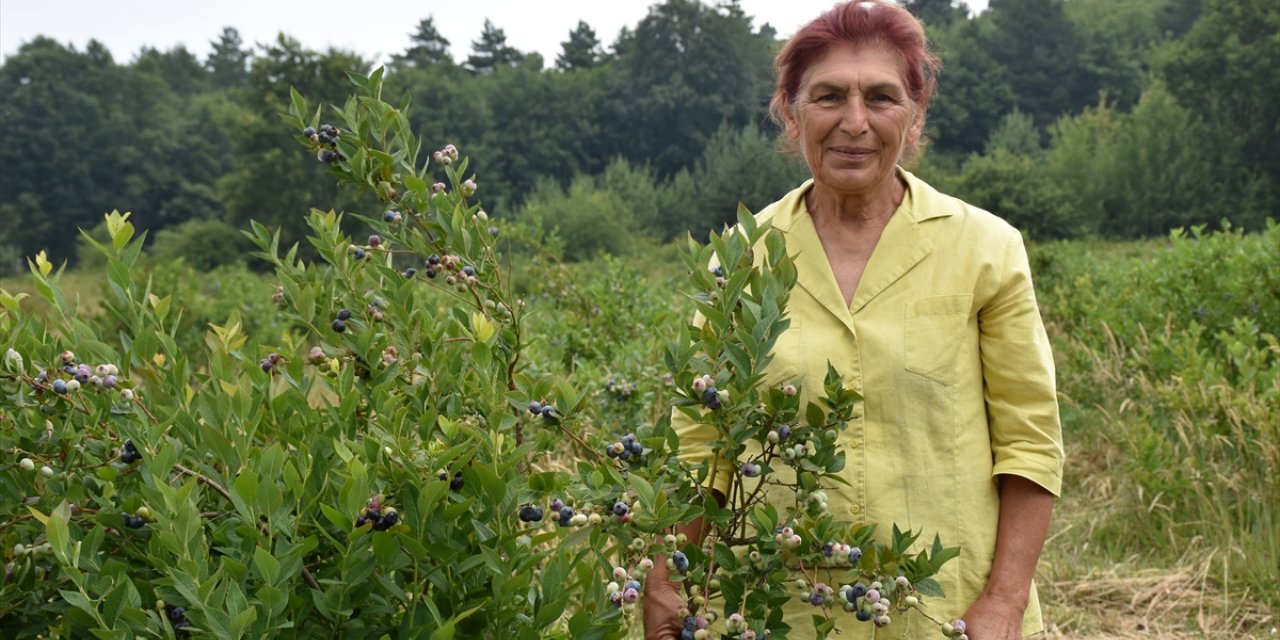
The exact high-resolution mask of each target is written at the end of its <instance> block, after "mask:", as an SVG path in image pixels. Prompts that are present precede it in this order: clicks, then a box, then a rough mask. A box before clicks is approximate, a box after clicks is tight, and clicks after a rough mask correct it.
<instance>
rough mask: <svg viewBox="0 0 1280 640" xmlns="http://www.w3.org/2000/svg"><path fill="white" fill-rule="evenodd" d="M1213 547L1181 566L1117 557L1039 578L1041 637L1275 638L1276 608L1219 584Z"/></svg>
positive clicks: (1277, 621) (1279, 621)
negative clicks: (1100, 566) (1103, 564)
mask: <svg viewBox="0 0 1280 640" xmlns="http://www.w3.org/2000/svg"><path fill="white" fill-rule="evenodd" d="M1212 566H1214V563H1213V562H1212V554H1210V555H1209V556H1206V557H1204V558H1201V559H1199V560H1197V561H1195V562H1194V563H1193V564H1190V565H1189V566H1187V567H1185V568H1180V569H1173V570H1170V569H1168V568H1139V565H1138V563H1136V562H1135V563H1133V564H1132V565H1128V564H1122V565H1118V566H1115V567H1111V568H1109V569H1106V570H1105V571H1098V570H1096V569H1090V570H1088V571H1087V572H1086V573H1084V574H1082V575H1076V576H1069V577H1063V578H1059V579H1053V577H1052V576H1047V577H1048V578H1049V579H1048V580H1045V581H1044V582H1043V584H1042V591H1041V594H1042V595H1041V598H1042V600H1043V601H1044V602H1045V604H1046V605H1047V607H1046V611H1045V616H1046V620H1047V621H1048V623H1049V624H1048V633H1046V634H1045V637H1046V638H1280V631H1277V625H1280V620H1278V619H1277V615H1276V612H1275V611H1270V610H1268V609H1267V608H1266V606H1265V605H1263V604H1262V603H1260V602H1259V601H1258V600H1255V599H1252V598H1249V597H1248V594H1244V595H1243V596H1239V597H1236V596H1231V595H1229V594H1226V593H1224V592H1222V591H1220V590H1219V587H1218V585H1219V583H1218V581H1217V580H1215V579H1214V578H1213V577H1211V576H1210V569H1211V567H1212Z"/></svg>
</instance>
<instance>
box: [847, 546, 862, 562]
mask: <svg viewBox="0 0 1280 640" xmlns="http://www.w3.org/2000/svg"><path fill="white" fill-rule="evenodd" d="M859 562H862V549H859V548H858V547H854V548H852V549H850V550H849V564H858V563H859Z"/></svg>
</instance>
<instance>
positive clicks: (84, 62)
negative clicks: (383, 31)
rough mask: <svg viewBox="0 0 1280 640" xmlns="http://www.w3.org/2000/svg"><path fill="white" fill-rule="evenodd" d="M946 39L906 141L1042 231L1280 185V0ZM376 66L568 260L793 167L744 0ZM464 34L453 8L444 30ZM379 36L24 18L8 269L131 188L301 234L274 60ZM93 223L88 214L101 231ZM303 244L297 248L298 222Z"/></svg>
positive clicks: (1001, 7)
mask: <svg viewBox="0 0 1280 640" xmlns="http://www.w3.org/2000/svg"><path fill="white" fill-rule="evenodd" d="M906 4H907V5H908V6H909V7H910V8H911V9H912V10H913V11H915V12H916V13H917V14H918V15H919V16H921V18H922V19H923V20H924V21H925V22H926V24H927V27H928V31H929V36H930V38H931V39H932V40H933V42H934V45H935V47H936V49H937V51H938V52H939V54H940V57H941V58H942V61H943V70H942V72H941V75H940V81H939V92H938V96H937V98H936V100H935V102H934V104H933V106H932V107H931V110H930V114H929V119H928V127H927V133H928V136H929V139H930V143H929V146H928V148H927V152H926V153H925V154H924V155H923V157H922V158H921V159H920V160H919V161H918V162H917V163H916V164H915V165H914V166H913V167H912V168H913V170H914V171H916V172H917V173H918V174H920V175H921V176H922V177H924V178H925V179H926V180H929V181H930V182H932V183H934V184H935V186H938V187H939V188H941V189H942V190H943V191H946V192H950V193H952V194H954V195H957V196H959V197H961V198H963V199H966V200H968V201H970V202H973V203H975V204H977V205H979V206H982V207H984V208H987V209H989V210H991V211H993V212H996V213H997V214H998V215H1001V216H1003V217H1005V218H1006V219H1008V220H1009V221H1010V222H1012V223H1013V224H1014V225H1015V226H1018V227H1019V228H1020V229H1022V230H1023V231H1024V233H1026V234H1027V235H1028V236H1029V237H1030V238H1032V239H1033V240H1052V239H1060V238H1117V239H1119V238H1142V237H1153V236H1161V235H1164V234H1166V233H1167V232H1168V231H1169V230H1170V229H1173V228H1177V227H1185V226H1188V225H1192V224H1208V225H1210V226H1211V227H1214V228H1217V227H1219V226H1220V225H1221V224H1222V222H1223V221H1224V220H1225V221H1229V222H1230V223H1231V224H1232V225H1234V226H1235V227H1236V228H1241V229H1255V230H1256V229H1261V228H1262V226H1263V224H1264V221H1265V220H1266V219H1267V218H1268V217H1274V216H1275V215H1276V212H1277V210H1280V153H1276V150H1275V141H1276V139H1277V133H1280V102H1277V101H1276V100H1275V97H1276V96H1278V95H1280V73H1277V72H1276V69H1277V62H1278V61H1280V5H1277V4H1276V3H1274V2H1271V1H1270V0H1203V1H1202V0H1124V1H1115V0H1069V1H1063V0H994V1H993V2H992V3H991V4H990V7H989V9H988V10H986V11H984V12H982V13H981V14H979V15H976V16H974V15H969V14H968V12H967V11H965V10H964V9H962V8H959V7H958V6H954V5H953V3H952V2H951V0H908V1H907V2H906ZM406 30H411V31H412V43H413V44H412V46H411V47H410V48H408V49H407V50H405V51H403V52H401V53H399V54H396V55H394V56H393V59H392V61H391V62H390V64H389V65H388V68H387V71H386V94H387V96H388V99H389V101H391V102H395V103H400V104H408V105H409V107H408V114H409V118H410V121H411V123H412V125H413V127H414V128H415V130H416V131H418V132H419V134H420V135H421V136H422V137H423V139H424V141H425V142H426V143H427V144H429V145H430V146H432V147H435V148H438V147H441V146H443V145H444V144H446V143H452V144H455V145H456V146H457V147H458V148H460V149H463V151H464V153H466V154H468V155H469V156H470V157H472V158H475V159H476V164H475V166H474V167H473V168H474V170H475V171H476V174H477V179H478V181H479V182H480V183H481V184H482V185H483V187H484V192H485V204H486V208H487V210H488V212H489V214H490V215H492V216H496V217H498V218H501V219H505V220H508V221H516V220H519V221H524V222H530V223H533V224H537V225H540V226H541V227H544V228H546V229H547V230H548V231H556V232H557V235H558V237H559V238H561V239H562V240H563V241H564V247H565V257H566V258H568V259H570V260H578V259H583V258H588V257H591V256H593V255H596V254H601V253H609V254H614V255H623V254H627V253H629V252H633V251H637V250H641V249H643V248H645V247H648V246H652V245H654V244H655V243H663V242H666V241H670V240H672V239H674V238H680V237H683V236H684V235H685V234H686V233H692V235H693V236H694V237H695V238H705V237H706V234H707V232H708V231H709V230H712V229H716V228H719V227H720V226H722V225H723V224H724V223H726V222H729V221H732V220H733V219H734V213H735V210H736V205H737V203H738V202H739V201H741V202H743V203H745V204H746V205H747V206H748V207H749V208H751V209H752V210H757V209H759V208H760V207H762V206H764V205H765V204H767V203H769V202H771V201H772V200H773V199H775V198H776V197H778V196H779V195H781V194H782V193H785V192H786V191H788V190H790V189H791V188H793V187H794V186H795V185H796V184H798V183H799V181H800V180H802V179H803V178H804V177H806V170H805V168H804V167H803V165H802V163H800V162H799V161H797V160H796V159H794V158H790V157H787V156H784V155H782V154H780V153H778V152H777V144H776V134H777V130H776V128H775V127H774V125H773V124H772V123H771V122H770V121H769V118H768V115H767V113H766V105H767V102H768V98H769V96H770V92H771V88H772V76H773V72H772V68H771V65H772V57H773V55H774V53H775V52H776V50H777V49H778V48H779V47H780V46H781V43H782V40H781V39H780V38H779V34H777V33H776V32H775V30H774V29H773V28H772V27H770V26H769V25H757V24H756V23H755V20H754V19H753V17H752V16H750V15H748V14H746V13H744V12H743V10H742V9H741V8H740V7H739V6H738V5H737V3H735V2H732V1H723V2H718V3H716V4H708V3H704V2H700V1H698V0H665V1H664V2H661V3H657V4H654V5H653V6H652V7H651V8H650V10H649V12H648V14H647V15H646V16H645V17H644V18H643V19H642V20H641V21H640V22H639V23H637V24H635V25H634V26H632V27H629V28H626V29H624V30H623V31H622V32H621V34H620V35H619V36H618V38H617V40H616V41H615V42H612V43H605V42H602V41H601V40H600V38H599V36H598V35H597V34H596V32H595V31H594V30H593V29H592V27H591V26H590V25H589V24H586V23H585V22H579V24H578V25H577V27H576V28H574V29H573V30H572V31H571V32H570V33H567V34H565V38H564V41H563V47H562V50H561V52H560V53H559V55H557V56H556V59H555V60H544V59H543V58H542V56H540V55H538V54H536V53H526V52H522V51H519V50H517V49H515V48H513V47H511V46H510V45H508V44H507V40H506V35H505V33H504V32H503V30H502V28H501V25H500V24H498V23H497V22H493V21H488V22H486V25H485V27H484V30H483V32H482V33H480V34H478V35H476V36H475V39H474V40H472V41H471V43H470V45H471V47H470V49H471V52H470V54H469V55H467V56H466V58H465V59H461V60H455V59H453V58H452V57H450V55H449V53H448V47H449V43H450V41H449V40H448V39H447V38H446V37H445V35H443V34H441V33H440V32H439V31H438V30H437V28H436V26H435V24H434V22H433V20H432V18H431V16H430V15H427V16H425V17H423V18H422V19H421V21H420V22H419V23H418V24H417V25H416V27H412V26H409V25H406ZM455 37H456V36H455ZM371 69H372V63H371V61H369V60H366V59H363V58H361V57H360V56H359V55H358V54H356V53H353V52H350V51H342V50H333V49H330V50H326V51H313V50H309V49H307V48H305V47H304V46H302V45H301V44H300V43H299V42H298V41H297V40H295V39H293V38H291V37H290V36H289V35H288V34H287V33H281V34H279V35H278V37H277V38H276V40H275V41H273V42H269V43H260V44H256V45H251V44H249V43H246V42H243V41H242V39H241V37H240V35H239V33H238V32H237V31H236V30H235V29H234V28H226V29H224V30H223V32H222V34H221V35H220V37H219V38H218V40H217V41H216V42H214V43H212V52H211V53H210V54H209V55H208V56H207V57H206V58H205V59H203V60H201V59H200V58H198V57H197V56H195V55H193V54H192V53H191V52H189V51H187V50H186V49H184V48H181V47H179V48H175V49H172V50H169V51H160V50H156V49H151V48H147V49H143V50H141V51H139V52H137V54H136V55H135V56H134V57H133V59H132V60H130V61H128V62H123V61H117V60H115V59H113V57H112V56H111V54H110V53H109V52H108V51H107V50H106V48H105V47H104V46H102V45H101V44H99V43H97V42H90V43H89V44H88V45H87V46H86V47H85V49H84V50H83V51H81V50H77V49H76V48H74V47H72V46H67V45H63V44H60V43H59V42H56V41H54V40H52V39H49V38H45V37H38V38H36V39H34V40H32V41H30V42H26V43H24V44H23V45H22V47H21V48H20V50H19V51H18V52H17V53H16V54H15V55H12V56H10V57H8V58H7V59H6V60H5V61H4V63H3V65H2V66H0V95H3V96H4V98H3V100H2V101H0V167H3V172H2V173H0V275H12V274H14V273H17V272H19V271H22V270H25V267H24V266H23V259H22V258H21V256H27V257H29V256H31V255H34V253H35V252H37V251H39V250H42V249H43V250H47V251H48V252H49V255H50V256H51V257H52V258H54V259H56V260H58V261H63V260H65V261H70V262H71V263H73V264H75V263H76V261H77V259H78V258H77V254H78V253H82V252H83V250H82V247H83V243H79V244H78V241H77V237H78V234H76V233H75V232H74V229H76V228H77V227H83V228H86V229H89V228H93V227H94V226H95V225H97V224H98V222H99V221H100V220H101V218H102V215H103V213H105V212H107V211H111V210H114V209H118V210H120V211H131V212H133V215H134V218H133V220H134V222H135V223H136V224H138V225H139V227H140V228H141V229H143V230H146V231H148V232H149V238H148V243H149V247H150V250H151V251H153V252H156V253H158V254H159V255H160V257H176V256H185V257H186V258H187V260H188V261H189V262H190V263H192V264H193V265H194V266H197V267H200V268H209V267H212V266H214V265H217V264H221V263H226V262H230V261H237V260H244V259H245V256H246V245H245V240H244V238H243V237H242V236H241V234H240V233H239V229H242V228H244V227H245V225H247V224H248V222H249V221H250V220H256V221H259V222H261V223H263V224H266V225H268V226H271V227H279V228H281V229H282V231H283V234H284V238H285V239H286V240H289V241H298V240H301V239H302V236H303V234H304V232H305V223H304V220H305V216H306V213H307V211H308V210H309V208H311V207H313V206H321V205H323V206H324V207H326V208H328V207H336V208H338V209H339V210H342V209H344V208H346V209H357V208H359V207H361V206H368V205H371V204H372V203H373V202H374V200H373V199H372V198H368V199H365V200H361V196H360V195H359V194H344V193H340V192H339V191H338V188H337V186H336V185H335V184H334V181H333V180H332V179H331V178H330V177H329V176H328V175H327V173H326V167H325V166H324V165H323V164H322V163H315V164H314V165H312V166H309V167H308V166H299V165H297V164H295V163H289V162H286V161H285V158H286V154H287V151H288V150H289V149H290V148H291V145H293V144H294V140H293V139H292V137H291V136H289V135H287V134H282V133H281V132H280V129H279V126H278V125H279V122H280V113H281V112H282V111H283V110H284V109H285V108H286V106H287V101H288V89H289V87H291V86H292V87H296V88H297V89H298V91H299V92H301V93H303V94H305V95H308V96H310V97H312V99H314V100H317V101H318V102H322V103H326V104H333V103H340V102H341V101H342V100H343V99H344V98H345V96H346V95H347V94H348V93H349V91H350V89H351V85H350V83H349V82H348V80H347V77H346V73H345V72H348V71H351V72H356V73H359V74H362V75H363V74H367V73H368V72H369V71H370V70H371ZM101 233H102V232H101V230H99V236H101ZM304 250H306V249H305V248H304Z"/></svg>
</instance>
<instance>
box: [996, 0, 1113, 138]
mask: <svg viewBox="0 0 1280 640" xmlns="http://www.w3.org/2000/svg"><path fill="white" fill-rule="evenodd" d="M982 19H989V20H990V22H991V25H992V27H993V29H991V30H990V31H988V32H983V36H984V38H983V45H984V47H985V48H986V49H987V51H988V52H990V54H991V57H992V58H993V59H994V60H995V61H996V62H997V63H999V64H1000V66H1002V67H1004V69H1005V79H1006V80H1007V82H1008V83H1009V86H1010V87H1012V88H1013V92H1014V95H1015V96H1016V98H1015V103H1016V106H1017V107H1018V108H1019V109H1021V110H1022V111H1024V112H1026V113H1027V114H1028V115H1030V116H1031V117H1032V119H1034V120H1035V122H1036V124H1037V125H1039V126H1045V125H1048V124H1049V123H1051V122H1053V121H1054V120H1055V119H1056V118H1057V117H1058V116H1060V115H1062V114H1064V113H1073V112H1075V111H1076V110H1078V109H1080V108H1081V107H1083V106H1085V105H1088V104H1091V103H1092V102H1093V101H1094V100H1095V99H1096V98H1097V84H1096V81H1095V79H1094V78H1093V77H1091V75H1090V74H1088V73H1087V72H1086V70H1085V68H1084V67H1083V66H1082V65H1081V63H1080V58H1081V51H1082V44H1081V42H1080V37H1079V34H1077V33H1076V30H1075V27H1074V25H1072V24H1071V21H1070V20H1068V19H1067V14H1066V11H1065V10H1064V8H1063V2H1062V0H993V1H992V2H991V5H990V9H989V10H988V11H987V12H986V13H985V14H983V16H981V17H980V18H979V20H982Z"/></svg>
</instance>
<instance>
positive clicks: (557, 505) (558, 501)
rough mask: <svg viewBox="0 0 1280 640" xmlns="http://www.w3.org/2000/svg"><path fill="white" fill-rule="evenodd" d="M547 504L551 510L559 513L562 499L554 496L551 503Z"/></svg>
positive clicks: (562, 504) (562, 502) (562, 505)
mask: <svg viewBox="0 0 1280 640" xmlns="http://www.w3.org/2000/svg"><path fill="white" fill-rule="evenodd" d="M548 506H550V507H551V510H552V511H554V512H556V513H560V510H561V509H563V508H564V501H563V500H561V499H560V498H556V499H555V500H552V501H551V504H550V505H548Z"/></svg>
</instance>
